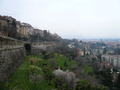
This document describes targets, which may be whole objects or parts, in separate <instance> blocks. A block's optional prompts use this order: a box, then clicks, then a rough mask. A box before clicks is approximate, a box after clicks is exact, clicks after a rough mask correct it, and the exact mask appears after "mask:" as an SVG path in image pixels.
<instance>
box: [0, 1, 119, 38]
mask: <svg viewBox="0 0 120 90" xmlns="http://www.w3.org/2000/svg"><path fill="white" fill-rule="evenodd" d="M0 14H1V15H9V16H12V17H14V18H16V19H17V20H19V21H21V22H26V23H29V24H31V25H32V26H33V27H35V28H39V29H42V30H44V29H46V30H50V32H51V33H57V34H59V35H60V36H61V37H62V38H77V39H78V38H120V0H0Z"/></svg>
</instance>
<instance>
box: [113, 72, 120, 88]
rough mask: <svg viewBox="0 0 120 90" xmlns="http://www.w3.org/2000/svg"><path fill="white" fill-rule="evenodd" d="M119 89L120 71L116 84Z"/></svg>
mask: <svg viewBox="0 0 120 90" xmlns="http://www.w3.org/2000/svg"><path fill="white" fill-rule="evenodd" d="M114 86H115V87H116V88H117V89H120V73H119V74H118V76H117V80H116V82H115V85H114Z"/></svg>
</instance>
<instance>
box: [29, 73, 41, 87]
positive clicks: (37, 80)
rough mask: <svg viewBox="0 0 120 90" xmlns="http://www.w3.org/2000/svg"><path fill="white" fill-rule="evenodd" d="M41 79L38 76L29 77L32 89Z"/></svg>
mask: <svg viewBox="0 0 120 90" xmlns="http://www.w3.org/2000/svg"><path fill="white" fill-rule="evenodd" d="M41 79H42V76H41V75H39V74H33V75H30V82H32V83H34V87H35V86H36V84H37V83H39V82H40V81H41Z"/></svg>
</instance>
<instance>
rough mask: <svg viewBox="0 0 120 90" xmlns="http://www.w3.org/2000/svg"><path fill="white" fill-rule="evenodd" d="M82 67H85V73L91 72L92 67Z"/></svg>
mask: <svg viewBox="0 0 120 90" xmlns="http://www.w3.org/2000/svg"><path fill="white" fill-rule="evenodd" d="M83 68H84V69H85V74H88V73H93V68H92V67H89V66H87V65H84V66H83Z"/></svg>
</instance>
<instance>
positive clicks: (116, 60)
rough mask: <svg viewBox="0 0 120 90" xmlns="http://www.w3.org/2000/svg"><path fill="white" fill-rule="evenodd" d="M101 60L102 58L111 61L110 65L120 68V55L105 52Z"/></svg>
mask: <svg viewBox="0 0 120 90" xmlns="http://www.w3.org/2000/svg"><path fill="white" fill-rule="evenodd" d="M101 60H102V62H103V61H107V62H109V63H110V65H112V66H114V67H119V68H120V55H108V54H103V55H102V56H101Z"/></svg>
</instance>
